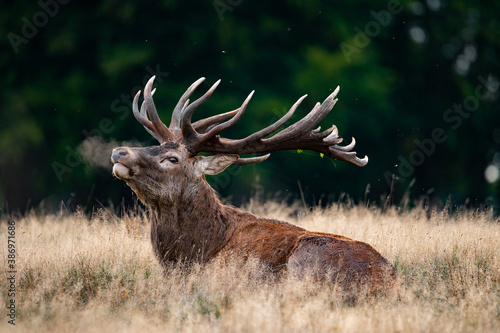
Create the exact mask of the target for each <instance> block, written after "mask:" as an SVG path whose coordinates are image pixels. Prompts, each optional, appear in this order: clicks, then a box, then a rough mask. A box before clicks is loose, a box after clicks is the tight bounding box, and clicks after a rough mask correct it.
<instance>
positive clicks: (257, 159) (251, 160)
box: [233, 154, 271, 165]
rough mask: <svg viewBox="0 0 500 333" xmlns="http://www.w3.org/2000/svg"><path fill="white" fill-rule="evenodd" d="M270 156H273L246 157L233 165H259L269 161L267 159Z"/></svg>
mask: <svg viewBox="0 0 500 333" xmlns="http://www.w3.org/2000/svg"><path fill="white" fill-rule="evenodd" d="M269 156H271V154H266V155H262V156H257V157H246V158H242V157H240V158H239V159H238V160H237V161H236V162H234V163H233V164H234V165H248V164H253V163H259V162H262V161H265V160H267V158H268V157H269Z"/></svg>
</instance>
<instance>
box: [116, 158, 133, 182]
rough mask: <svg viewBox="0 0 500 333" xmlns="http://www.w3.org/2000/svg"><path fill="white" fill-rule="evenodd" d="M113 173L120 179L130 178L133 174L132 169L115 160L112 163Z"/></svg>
mask: <svg viewBox="0 0 500 333" xmlns="http://www.w3.org/2000/svg"><path fill="white" fill-rule="evenodd" d="M113 174H114V175H115V177H117V178H120V179H130V178H132V177H133V176H134V170H132V169H130V168H128V167H126V166H125V165H123V164H121V163H119V162H116V163H115V164H113Z"/></svg>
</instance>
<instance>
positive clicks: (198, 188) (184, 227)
mask: <svg viewBox="0 0 500 333" xmlns="http://www.w3.org/2000/svg"><path fill="white" fill-rule="evenodd" d="M225 207H226V206H224V205H222V203H221V202H220V200H219V199H218V198H217V195H216V193H215V191H214V190H213V189H212V187H210V185H208V183H207V182H206V181H205V180H204V179H203V180H201V181H200V182H197V183H195V184H192V185H191V186H188V187H186V188H184V189H183V190H182V194H181V195H180V196H179V197H178V198H175V200H173V199H166V200H165V201H162V202H159V203H157V204H156V205H151V206H150V213H151V219H152V224H151V240H152V242H153V248H154V250H155V253H156V255H157V256H158V257H159V259H160V261H162V262H168V261H170V262H172V261H173V262H177V261H179V260H180V261H184V260H186V261H200V262H205V261H207V260H209V259H210V258H212V257H213V256H215V255H216V254H217V252H218V251H220V249H221V248H222V247H223V246H224V245H225V244H226V243H227V241H228V238H229V235H230V234H231V233H232V230H231V226H230V223H229V220H230V216H229V215H228V212H227V209H224V208H225Z"/></svg>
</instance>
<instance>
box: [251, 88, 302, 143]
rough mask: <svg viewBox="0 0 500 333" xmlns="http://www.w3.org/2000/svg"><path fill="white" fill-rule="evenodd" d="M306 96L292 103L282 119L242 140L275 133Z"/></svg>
mask: <svg viewBox="0 0 500 333" xmlns="http://www.w3.org/2000/svg"><path fill="white" fill-rule="evenodd" d="M306 97H307V94H306V95H304V96H302V97H301V98H299V99H298V100H297V102H295V104H293V105H292V107H291V108H290V110H288V112H287V113H286V114H285V115H284V116H283V117H281V118H280V119H278V121H276V122H275V123H273V124H271V125H269V126H267V127H266V128H264V129H261V130H260V131H258V132H255V133H253V134H251V135H249V136H248V137H246V138H245V139H242V141H255V140H259V139H262V138H264V137H266V136H268V135H269V134H272V133H274V132H275V131H276V130H277V129H279V128H280V127H281V126H283V125H284V124H285V123H286V122H287V121H288V120H289V119H290V118H291V117H292V116H293V114H294V112H295V110H296V109H297V107H298V106H299V105H300V103H302V101H303V100H304V98H306Z"/></svg>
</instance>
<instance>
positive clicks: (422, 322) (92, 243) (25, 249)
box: [0, 202, 500, 333]
mask: <svg viewBox="0 0 500 333" xmlns="http://www.w3.org/2000/svg"><path fill="white" fill-rule="evenodd" d="M300 207H301V206H300V205H295V206H286V205H282V204H278V203H273V202H269V203H267V204H265V205H263V204H257V203H253V202H252V203H250V204H249V205H248V206H247V207H245V208H246V209H247V210H250V211H253V212H255V213H256V214H258V215H261V216H269V217H275V218H279V219H283V220H288V221H290V222H293V223H296V224H299V225H301V226H304V227H306V228H309V229H311V230H316V231H326V232H331V233H336V234H341V235H345V236H348V237H351V238H354V239H358V240H362V241H366V242H368V243H369V244H371V245H372V246H374V247H375V248H376V249H377V250H379V252H381V253H382V255H384V256H385V257H386V258H387V259H389V261H390V262H392V263H393V264H394V266H395V267H396V269H397V275H398V279H399V282H400V285H401V286H400V287H401V291H400V294H401V295H400V299H399V300H398V299H394V298H385V297H379V298H366V299H365V298H362V299H359V300H358V301H357V302H356V303H355V304H353V303H352V302H349V301H347V300H346V298H345V297H343V295H342V292H341V291H340V290H339V289H338V288H336V286H335V285H333V284H318V283H314V282H312V281H310V280H308V279H302V280H299V279H297V278H294V277H292V276H286V274H285V275H284V276H281V277H276V276H273V275H271V274H270V273H268V272H266V271H265V270H264V269H262V267H259V265H258V264H257V263H255V262H250V263H248V264H247V265H246V266H245V267H244V268H237V267H236V266H235V265H231V264H228V265H226V266H222V265H220V264H219V263H212V264H207V265H204V266H194V267H192V269H191V270H189V271H188V270H186V269H182V268H180V267H175V266H174V267H172V268H170V269H168V270H166V271H163V269H162V268H161V267H160V266H159V265H158V263H157V261H156V259H155V258H154V256H153V253H152V249H151V245H150V241H149V223H148V222H147V218H146V216H147V214H146V213H145V212H143V211H142V210H141V209H137V210H135V211H133V212H130V213H129V214H128V215H127V216H125V217H122V218H118V217H116V216H115V215H113V214H111V213H110V212H109V211H107V210H101V211H98V212H96V213H95V214H94V215H93V216H92V217H90V218H89V217H87V216H85V215H83V214H82V213H80V212H76V213H64V212H62V213H60V214H55V215H48V214H39V213H38V214H37V213H31V214H27V215H26V216H23V217H14V218H9V219H7V217H3V218H2V221H1V223H0V228H1V233H0V239H1V241H0V244H2V245H1V246H2V248H1V249H0V254H1V256H2V264H1V265H2V268H1V270H0V272H2V273H1V274H0V275H1V282H0V290H1V292H0V295H1V296H0V297H1V302H2V307H1V308H0V318H1V321H0V331H1V332H6V331H7V332H8V331H12V332H13V331H16V332H26V331H36V332H139V331H142V332H148V331H149V332H152V331H160V330H161V331H166V332H332V331H335V332H439V333H444V332H499V331H500V254H499V251H500V223H499V222H500V221H499V220H498V219H496V218H494V217H493V216H492V215H491V213H489V212H478V211H470V210H459V211H458V212H454V213H449V212H447V211H446V210H444V211H440V212H434V213H430V214H429V213H428V212H426V211H424V210H423V209H412V210H407V211H400V210H398V209H397V208H389V209H386V210H384V211H382V210H381V209H379V208H367V207H364V206H358V205H345V204H335V205H333V206H331V207H328V208H326V209H321V208H314V209H312V210H310V211H307V212H304V211H303V210H302V209H301V208H300ZM10 220H15V222H16V226H15V228H16V230H15V232H16V238H15V241H16V256H17V257H16V271H17V272H16V295H15V302H16V303H15V304H16V311H17V317H16V326H15V327H13V326H12V325H10V324H9V323H8V320H9V317H8V316H7V308H6V306H4V305H6V304H8V303H7V301H8V297H7V291H8V289H9V284H8V281H7V278H8V275H7V272H6V270H4V268H5V267H7V255H8V252H7V245H6V244H7V242H6V240H7V222H8V221H10ZM4 272H5V273H4Z"/></svg>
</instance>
